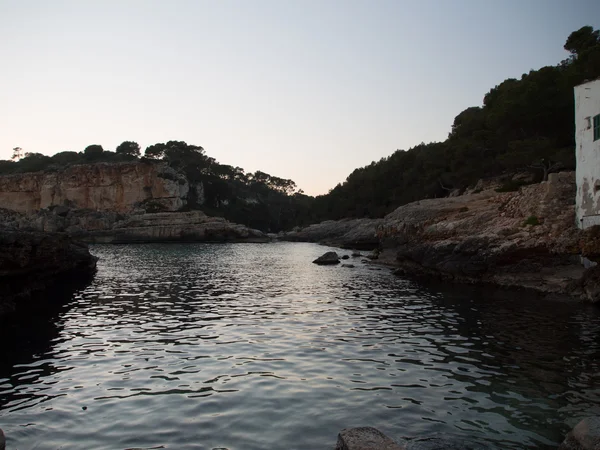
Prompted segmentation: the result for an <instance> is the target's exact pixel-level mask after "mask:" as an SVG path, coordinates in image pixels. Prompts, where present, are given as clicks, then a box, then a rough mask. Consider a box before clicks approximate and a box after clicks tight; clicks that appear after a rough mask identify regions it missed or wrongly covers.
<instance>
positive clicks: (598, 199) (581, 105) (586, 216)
mask: <svg viewBox="0 0 600 450" xmlns="http://www.w3.org/2000/svg"><path fill="white" fill-rule="evenodd" d="M597 114H600V80H595V81H590V82H588V83H585V84H581V85H579V86H576V87H575V151H576V157H577V170H576V181H577V197H576V214H577V224H578V225H579V227H581V228H584V227H585V228H587V227H588V226H591V225H597V224H600V217H593V216H595V215H600V140H597V141H596V142H594V141H593V139H594V130H593V117H594V116H595V115H597ZM588 118H589V119H588Z"/></svg>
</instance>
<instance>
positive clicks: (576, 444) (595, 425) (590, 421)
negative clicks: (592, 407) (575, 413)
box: [558, 417, 600, 450]
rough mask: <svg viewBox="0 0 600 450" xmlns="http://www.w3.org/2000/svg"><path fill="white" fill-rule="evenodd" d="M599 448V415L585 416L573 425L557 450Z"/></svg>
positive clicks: (593, 449) (590, 449)
mask: <svg viewBox="0 0 600 450" xmlns="http://www.w3.org/2000/svg"><path fill="white" fill-rule="evenodd" d="M598 448H600V417H587V418H585V419H583V420H582V421H581V422H579V423H578V424H577V425H575V428H573V429H572V430H571V431H569V433H568V434H567V437H566V438H565V440H564V441H563V443H562V444H560V447H558V449H559V450H596V449H598Z"/></svg>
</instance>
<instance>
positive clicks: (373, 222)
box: [279, 219, 383, 250]
mask: <svg viewBox="0 0 600 450" xmlns="http://www.w3.org/2000/svg"><path fill="white" fill-rule="evenodd" d="M382 223H383V219H344V220H338V221H335V220H327V221H325V222H321V223H317V224H314V225H310V226H308V227H306V228H302V229H298V230H295V231H291V232H289V233H283V234H282V235H281V236H280V237H279V239H281V240H284V241H301V242H320V243H322V244H327V245H332V246H336V247H343V248H358V249H367V250H371V249H372V248H373V247H376V246H378V245H379V238H378V237H377V227H378V226H379V225H381V224H382Z"/></svg>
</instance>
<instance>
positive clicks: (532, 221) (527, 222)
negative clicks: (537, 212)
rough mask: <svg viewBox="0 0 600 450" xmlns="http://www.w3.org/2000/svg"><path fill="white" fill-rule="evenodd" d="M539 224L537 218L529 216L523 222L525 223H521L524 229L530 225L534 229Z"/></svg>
mask: <svg viewBox="0 0 600 450" xmlns="http://www.w3.org/2000/svg"><path fill="white" fill-rule="evenodd" d="M539 224H540V219H538V218H537V216H529V217H528V218H527V220H525V222H523V226H524V227H526V226H527V225H531V226H532V227H535V226H537V225H539Z"/></svg>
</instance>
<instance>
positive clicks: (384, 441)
mask: <svg viewBox="0 0 600 450" xmlns="http://www.w3.org/2000/svg"><path fill="white" fill-rule="evenodd" d="M404 449H405V447H402V446H400V445H398V444H397V443H396V442H394V441H393V440H392V439H390V438H389V437H387V436H386V435H385V434H383V433H382V432H381V431H379V430H378V429H376V428H373V427H357V428H346V429H343V430H342V431H340V434H338V440H337V444H336V446H335V450H404Z"/></svg>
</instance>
